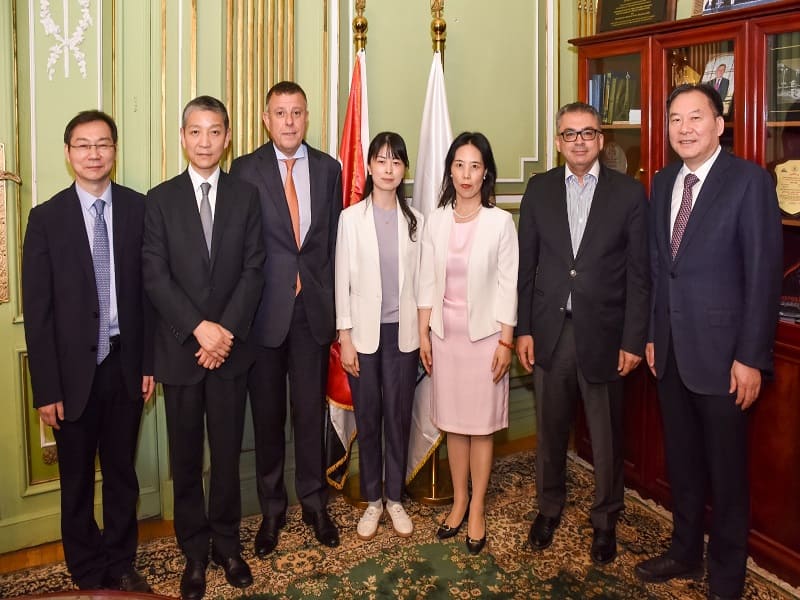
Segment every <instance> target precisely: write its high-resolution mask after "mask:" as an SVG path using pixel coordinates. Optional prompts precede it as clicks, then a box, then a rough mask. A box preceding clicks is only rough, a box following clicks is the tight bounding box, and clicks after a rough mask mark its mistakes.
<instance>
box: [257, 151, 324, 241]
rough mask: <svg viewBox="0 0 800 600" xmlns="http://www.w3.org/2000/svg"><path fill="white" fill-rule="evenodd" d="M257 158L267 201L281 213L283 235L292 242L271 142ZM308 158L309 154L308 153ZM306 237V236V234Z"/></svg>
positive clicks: (287, 209)
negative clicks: (259, 161) (259, 162)
mask: <svg viewBox="0 0 800 600" xmlns="http://www.w3.org/2000/svg"><path fill="white" fill-rule="evenodd" d="M259 158H260V160H261V162H262V165H261V167H260V168H259V169H258V173H259V175H261V178H262V179H263V184H264V186H265V187H266V189H267V194H266V196H267V202H272V203H273V204H274V205H275V210H276V212H277V214H279V215H281V221H283V225H284V227H283V231H284V235H286V236H287V237H289V238H291V241H292V243H295V239H294V228H293V227H292V217H291V215H290V214H289V205H288V204H287V202H286V192H285V191H284V189H283V179H281V171H280V168H279V167H278V157H277V155H276V154H275V147H274V146H273V144H272V142H270V143H269V144H265V145H264V147H263V151H262V152H261V153H260V155H259ZM309 160H310V155H309ZM310 173H311V163H310V162H309V174H310ZM313 185H314V180H313V177H312V180H311V186H312V191H311V197H312V210H311V214H312V224H313V215H314V210H313V198H314V191H313ZM306 237H308V236H306Z"/></svg>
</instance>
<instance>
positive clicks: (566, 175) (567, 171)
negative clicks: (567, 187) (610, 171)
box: [564, 159, 600, 181]
mask: <svg viewBox="0 0 800 600" xmlns="http://www.w3.org/2000/svg"><path fill="white" fill-rule="evenodd" d="M586 174H587V175H592V176H593V177H594V179H595V181H597V180H598V179H599V178H600V160H599V159H596V160H595V161H594V164H593V165H592V168H591V169H589V171H588V172H587V173H586ZM570 177H575V179H576V180H577V178H578V176H577V175H575V173H573V172H572V171H570V169H569V166H568V165H564V181H569V178H570Z"/></svg>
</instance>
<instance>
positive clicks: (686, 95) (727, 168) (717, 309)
mask: <svg viewBox="0 0 800 600" xmlns="http://www.w3.org/2000/svg"><path fill="white" fill-rule="evenodd" d="M667 114H668V130H669V141H670V145H671V146H672V149H673V150H674V151H675V152H676V153H677V154H678V156H679V157H680V158H681V160H680V161H677V162H675V163H673V164H670V165H668V166H667V167H665V168H664V169H663V170H662V171H659V172H658V173H657V174H656V176H655V177H654V178H653V188H652V191H651V207H652V208H651V223H652V225H651V229H650V259H651V263H652V264H651V273H652V281H653V300H652V312H651V316H650V331H649V334H648V344H647V347H646V356H647V364H648V366H649V367H650V370H651V371H652V372H653V375H655V376H656V377H657V378H658V395H659V400H660V404H661V415H662V417H663V423H664V447H665V451H666V458H667V473H668V475H669V481H670V486H671V488H672V501H673V533H672V542H671V544H670V547H669V549H668V550H667V552H666V553H664V554H662V555H660V556H657V557H655V558H651V559H649V560H646V561H644V562H642V563H640V564H639V565H637V567H636V574H637V576H638V577H639V578H640V579H642V580H644V581H647V582H663V581H667V580H669V579H672V578H673V577H696V578H699V577H701V576H702V574H703V521H704V517H705V502H706V499H707V494H706V491H707V484H708V483H710V491H711V494H710V496H709V497H710V499H711V501H712V503H713V508H712V514H711V530H710V533H709V541H708V582H709V597H710V598H739V597H740V596H741V594H742V589H743V587H744V578H745V568H746V562H747V535H748V528H749V524H748V523H749V498H750V492H749V487H748V481H747V416H748V414H749V411H748V410H747V409H748V408H749V407H750V406H751V405H752V404H753V402H755V400H756V398H757V397H758V394H759V392H760V389H761V380H762V372H769V371H771V370H772V345H773V342H774V339H775V329H776V326H777V318H778V303H779V297H780V285H781V275H782V264H783V244H782V241H781V240H782V235H781V234H782V231H781V219H780V212H779V210H778V200H777V198H776V195H775V184H774V183H773V181H772V178H771V177H770V176H769V174H768V173H767V172H766V171H765V170H764V169H762V168H761V167H759V166H757V165H755V164H753V163H751V162H748V161H745V160H742V159H739V158H737V157H735V156H733V155H731V154H728V153H727V152H725V151H724V150H722V149H721V147H720V144H719V136H720V135H721V134H722V132H723V130H724V128H725V123H724V121H723V119H722V99H721V98H720V96H719V94H717V93H716V92H715V91H714V90H713V89H712V88H711V87H709V86H706V85H700V86H692V85H684V86H680V87H678V88H676V89H675V90H674V91H673V92H672V94H671V95H670V97H669V99H668V100H667Z"/></svg>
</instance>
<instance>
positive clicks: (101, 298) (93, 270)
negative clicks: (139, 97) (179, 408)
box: [22, 110, 154, 592]
mask: <svg viewBox="0 0 800 600" xmlns="http://www.w3.org/2000/svg"><path fill="white" fill-rule="evenodd" d="M116 151H117V126H116V124H115V123H114V121H113V119H112V118H111V117H109V116H108V115H107V114H105V113H103V112H100V111H98V110H87V111H83V112H81V113H79V114H78V115H77V116H76V117H74V118H73V119H72V120H71V121H70V122H69V123H68V124H67V127H66V130H65V131H64V156H65V157H66V160H67V162H68V163H69V165H70V167H71V168H72V171H73V172H74V174H75V183H74V184H73V185H71V186H70V187H68V188H67V189H65V190H63V191H61V192H59V193H58V194H56V195H55V196H53V197H52V198H51V199H50V200H49V201H47V202H45V203H44V204H41V205H39V206H37V207H35V208H33V209H32V210H31V212H30V216H29V217H28V228H27V231H26V233H25V242H24V245H23V254H22V297H23V309H24V312H25V339H26V342H27V346H28V362H29V364H30V372H31V383H32V385H33V405H34V406H35V407H36V409H37V410H38V411H39V416H40V417H41V419H42V421H43V422H44V423H45V424H46V425H49V426H51V427H52V428H53V433H54V435H55V439H56V446H57V448H58V467H59V477H60V481H61V535H62V543H63V545H64V557H65V558H66V562H67V567H68V568H69V571H70V574H71V575H72V579H73V581H74V582H75V584H76V585H77V586H78V587H79V588H81V589H96V588H101V587H106V588H113V589H120V590H123V591H128V592H150V586H149V585H148V584H147V582H146V581H145V579H144V578H143V577H142V576H141V575H140V574H139V573H138V572H137V571H136V569H135V568H134V565H133V563H134V559H135V557H136V546H137V543H138V541H137V522H136V502H137V500H138V499H139V483H138V481H137V478H136V471H135V469H134V457H135V454H136V443H137V440H138V436H139V422H140V420H141V416H142V408H143V404H144V402H147V401H148V400H149V399H150V397H151V395H152V394H153V387H154V384H153V376H152V373H153V352H152V342H153V340H152V337H153V336H152V320H153V319H152V308H151V307H150V305H149V304H148V302H147V301H146V298H145V296H144V294H143V292H142V267H141V249H142V227H143V223H144V197H143V196H142V195H141V194H139V193H137V192H134V191H133V190H131V189H128V188H126V187H122V186H120V185H117V184H116V183H113V182H112V181H111V170H112V168H113V166H114V160H115V159H116ZM98 453H99V456H100V469H101V471H102V474H103V530H102V531H101V530H100V528H99V526H98V524H97V522H96V521H95V519H94V486H95V483H94V479H95V455H96V454H98Z"/></svg>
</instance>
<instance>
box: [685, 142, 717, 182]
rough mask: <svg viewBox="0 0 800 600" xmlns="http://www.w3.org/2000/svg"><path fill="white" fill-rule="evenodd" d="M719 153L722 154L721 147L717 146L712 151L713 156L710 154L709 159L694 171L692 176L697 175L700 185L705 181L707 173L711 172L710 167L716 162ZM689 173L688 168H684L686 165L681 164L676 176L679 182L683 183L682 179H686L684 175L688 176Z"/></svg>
mask: <svg viewBox="0 0 800 600" xmlns="http://www.w3.org/2000/svg"><path fill="white" fill-rule="evenodd" d="M720 152H722V146H717V149H716V150H715V151H714V154H712V155H711V157H710V158H708V160H706V162H704V163H703V164H702V165H700V166H699V167H698V168H697V170H696V171H694V174H695V175H697V178H698V179H699V180H700V183H702V182H704V181H705V180H706V177H708V172H709V171H710V170H711V167H713V166H714V162H715V161H716V160H717V157H718V156H719V153H720ZM689 173H692V171H691V170H690V169H689V167H687V166H686V163H683V166H682V167H681V170H680V171H678V176H679V179H680V181H683V178H684V177H686V175H688V174H689Z"/></svg>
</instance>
